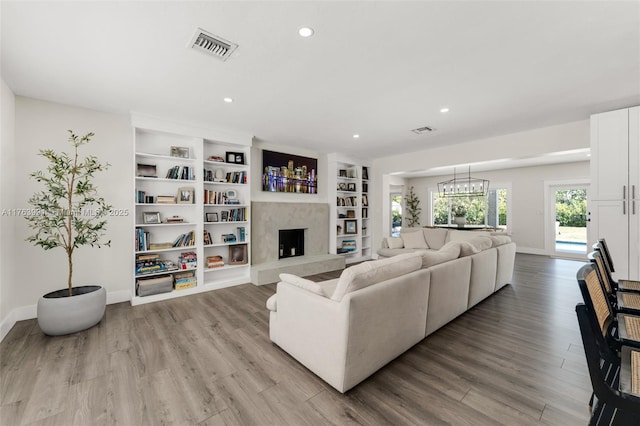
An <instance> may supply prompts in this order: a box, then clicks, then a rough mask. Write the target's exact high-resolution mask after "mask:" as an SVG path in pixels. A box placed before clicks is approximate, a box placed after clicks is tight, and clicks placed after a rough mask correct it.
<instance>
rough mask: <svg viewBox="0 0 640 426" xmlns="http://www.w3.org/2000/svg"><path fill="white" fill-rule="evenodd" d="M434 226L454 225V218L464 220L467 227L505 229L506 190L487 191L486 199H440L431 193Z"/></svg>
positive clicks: (436, 194)
mask: <svg viewBox="0 0 640 426" xmlns="http://www.w3.org/2000/svg"><path fill="white" fill-rule="evenodd" d="M432 207H433V210H432V217H433V224H434V225H436V226H437V225H443V226H447V225H455V222H454V217H455V216H462V217H465V218H466V224H467V225H473V226H490V227H494V228H506V227H507V190H506V189H503V188H500V189H493V190H489V194H488V195H487V197H442V196H440V194H438V193H437V192H433V203H432Z"/></svg>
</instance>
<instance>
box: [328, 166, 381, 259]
mask: <svg viewBox="0 0 640 426" xmlns="http://www.w3.org/2000/svg"><path fill="white" fill-rule="evenodd" d="M369 169H370V167H369V166H368V165H366V164H364V163H363V162H362V161H360V160H357V159H349V158H340V157H338V155H337V154H330V155H329V177H330V179H329V183H328V185H329V199H330V200H335V201H334V202H333V203H334V204H333V208H334V213H333V214H332V215H331V221H330V226H331V228H332V232H331V234H330V250H331V253H335V254H340V255H342V256H345V257H346V259H345V261H346V262H347V263H353V262H360V261H363V260H367V259H370V258H371V240H372V239H371V238H369V237H368V236H366V235H364V234H365V232H366V230H367V229H369V196H368V189H369V179H368V178H369ZM354 221H355V228H354V229H353V230H357V232H356V233H346V231H347V226H349V227H350V228H351V227H353V226H354V224H353V222H354ZM349 230H350V231H351V230H352V229H349ZM345 249H347V250H345Z"/></svg>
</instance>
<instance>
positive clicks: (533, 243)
mask: <svg viewBox="0 0 640 426" xmlns="http://www.w3.org/2000/svg"><path fill="white" fill-rule="evenodd" d="M474 176H476V177H482V178H484V179H489V181H490V186H493V184H494V183H496V184H508V185H510V186H511V193H510V194H509V197H510V198H511V203H510V205H511V211H510V212H509V216H508V217H509V221H510V223H509V227H510V229H511V233H512V235H511V237H512V239H513V240H514V241H515V242H516V244H517V247H518V252H519V253H533V254H551V253H550V252H548V251H547V249H550V248H546V247H545V230H546V228H545V225H546V220H547V218H546V217H545V214H544V205H545V203H544V197H545V181H564V180H570V179H589V162H588V161H581V162H576V163H564V164H555V165H548V166H537V167H522V168H517V169H505V170H494V171H487V172H478V173H474ZM449 177H450V176H439V177H428V178H417V179H410V180H408V181H407V185H408V186H412V185H413V186H414V187H415V188H414V189H415V192H416V195H417V196H418V198H419V199H420V206H421V207H422V214H421V216H420V219H421V220H420V223H421V224H422V225H427V224H429V222H430V217H429V211H430V208H431V206H430V203H429V188H431V189H433V190H436V191H437V183H438V182H439V181H442V180H443V179H444V178H449Z"/></svg>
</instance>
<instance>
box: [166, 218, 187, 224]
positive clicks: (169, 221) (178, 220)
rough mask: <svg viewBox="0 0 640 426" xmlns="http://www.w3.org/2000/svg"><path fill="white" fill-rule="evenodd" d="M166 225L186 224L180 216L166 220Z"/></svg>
mask: <svg viewBox="0 0 640 426" xmlns="http://www.w3.org/2000/svg"><path fill="white" fill-rule="evenodd" d="M165 222H166V223H182V222H184V219H183V218H181V217H180V216H171V217H168V218H166V219H165Z"/></svg>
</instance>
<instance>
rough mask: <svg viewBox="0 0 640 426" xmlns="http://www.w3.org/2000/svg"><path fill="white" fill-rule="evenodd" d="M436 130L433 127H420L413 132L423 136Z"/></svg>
mask: <svg viewBox="0 0 640 426" xmlns="http://www.w3.org/2000/svg"><path fill="white" fill-rule="evenodd" d="M434 130H435V129H434V128H433V127H429V126H424V127H418V128H417V129H413V130H412V132H413V133H415V134H417V135H421V134H423V133H429V132H433V131H434Z"/></svg>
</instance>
